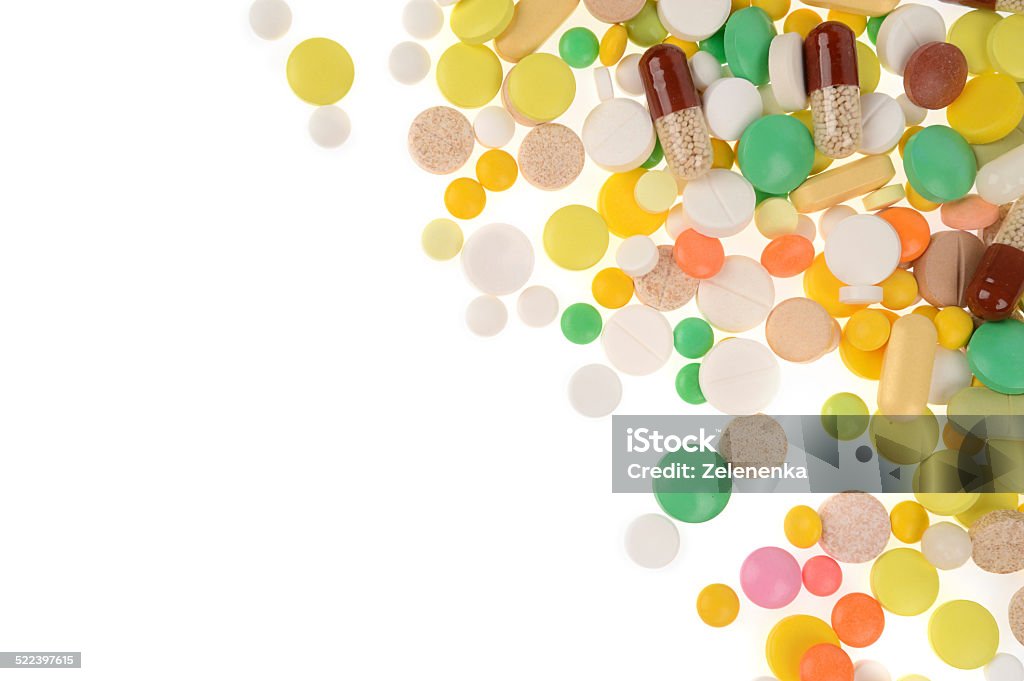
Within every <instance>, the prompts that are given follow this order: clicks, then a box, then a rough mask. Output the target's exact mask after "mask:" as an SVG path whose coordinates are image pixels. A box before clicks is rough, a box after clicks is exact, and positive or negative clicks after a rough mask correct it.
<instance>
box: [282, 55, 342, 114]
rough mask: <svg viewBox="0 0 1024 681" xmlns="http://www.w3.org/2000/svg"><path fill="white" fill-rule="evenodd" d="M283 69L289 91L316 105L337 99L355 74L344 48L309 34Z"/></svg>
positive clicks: (336, 100) (334, 101) (335, 101)
mask: <svg viewBox="0 0 1024 681" xmlns="http://www.w3.org/2000/svg"><path fill="white" fill-rule="evenodd" d="M285 72H286V74H287V76H288V85H290V86H291V88H292V92H294V93H295V94H296V95H297V96H298V98H299V99H301V100H302V101H304V102H307V103H309V104H314V105H316V106H330V105H331V104H336V103H337V102H338V101H340V100H341V98H342V97H344V96H345V95H347V94H348V91H349V90H350V89H352V81H353V80H354V79H355V75H356V71H355V66H354V65H353V64H352V57H351V56H349V53H348V50H346V49H345V48H344V47H342V46H341V45H339V44H338V43H336V42H334V41H333V40H330V39H328V38H310V39H309V40H304V41H302V42H301V43H299V44H298V45H296V46H295V49H294V50H292V53H291V55H289V57H288V65H287V66H286V68H285Z"/></svg>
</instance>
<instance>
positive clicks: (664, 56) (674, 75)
mask: <svg viewBox="0 0 1024 681" xmlns="http://www.w3.org/2000/svg"><path fill="white" fill-rule="evenodd" d="M639 68H640V79H641V80H642V81H643V84H644V91H645V92H646V93H647V106H648V108H649V109H650V111H651V118H653V119H654V120H658V119H659V118H662V117H664V116H667V115H669V114H671V113H675V112H677V111H682V110H683V109H692V108H694V107H697V106H700V95H698V94H697V88H696V86H694V84H693V75H692V74H691V73H690V66H689V64H688V63H687V61H686V53H685V52H683V51H682V50H681V49H679V48H678V47H676V46H675V45H670V44H668V43H662V44H660V45H655V46H654V47H652V48H651V49H649V50H647V52H645V53H644V56H643V57H641V58H640V65H639Z"/></svg>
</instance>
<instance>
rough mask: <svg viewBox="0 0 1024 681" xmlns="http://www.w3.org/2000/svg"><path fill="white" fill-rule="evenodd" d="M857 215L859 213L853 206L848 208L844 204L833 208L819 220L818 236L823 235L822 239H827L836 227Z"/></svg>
mask: <svg viewBox="0 0 1024 681" xmlns="http://www.w3.org/2000/svg"><path fill="white" fill-rule="evenodd" d="M856 214H857V211H856V210H855V209H854V208H853V207H852V206H847V205H846V204H843V203H840V204H839V205H836V206H832V207H831V208H829V209H828V210H826V211H825V212H824V213H822V214H821V217H820V218H818V234H820V235H821V238H822V239H827V238H828V235H829V234H831V233H832V230H833V229H835V227H836V225H838V224H839V223H840V222H842V221H843V220H845V219H846V218H848V217H851V216H853V215H856Z"/></svg>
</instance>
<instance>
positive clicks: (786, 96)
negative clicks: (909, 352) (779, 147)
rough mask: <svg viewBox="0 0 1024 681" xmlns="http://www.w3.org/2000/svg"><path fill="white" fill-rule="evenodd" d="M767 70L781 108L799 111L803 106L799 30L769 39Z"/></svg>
mask: <svg viewBox="0 0 1024 681" xmlns="http://www.w3.org/2000/svg"><path fill="white" fill-rule="evenodd" d="M768 72H769V74H770V75H771V87H772V92H773V93H774V94H775V101H776V102H778V103H779V106H780V107H782V110H783V111H787V112H788V111H803V110H804V109H806V108H807V85H806V83H805V82H804V40H803V38H801V37H800V34H799V33H783V34H782V35H777V36H775V37H774V38H773V39H772V44H771V47H770V48H769V49H768Z"/></svg>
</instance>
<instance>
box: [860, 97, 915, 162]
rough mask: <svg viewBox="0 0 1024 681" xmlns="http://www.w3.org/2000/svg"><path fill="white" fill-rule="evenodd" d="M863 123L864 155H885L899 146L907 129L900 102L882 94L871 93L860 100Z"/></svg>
mask: <svg viewBox="0 0 1024 681" xmlns="http://www.w3.org/2000/svg"><path fill="white" fill-rule="evenodd" d="M860 111H861V121H862V123H863V127H864V136H863V138H862V139H861V143H860V151H861V153H862V154H884V153H888V152H890V151H892V149H893V147H895V146H896V145H897V144H899V141H900V137H902V136H903V132H904V131H905V130H906V129H907V120H906V117H905V116H904V115H903V109H902V108H900V105H899V102H897V101H896V100H895V99H893V98H892V97H890V96H889V95H887V94H883V93H881V92H869V93H868V94H866V95H861V98H860Z"/></svg>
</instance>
